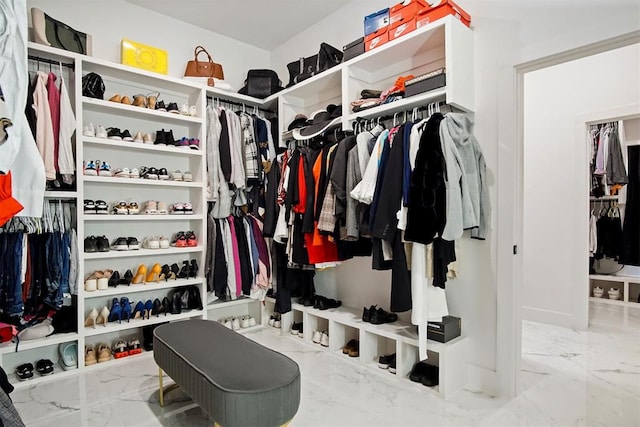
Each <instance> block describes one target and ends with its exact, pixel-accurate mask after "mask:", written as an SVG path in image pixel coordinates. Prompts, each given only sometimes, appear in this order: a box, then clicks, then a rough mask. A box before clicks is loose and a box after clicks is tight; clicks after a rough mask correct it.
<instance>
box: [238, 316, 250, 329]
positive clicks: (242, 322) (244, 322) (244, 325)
mask: <svg viewBox="0 0 640 427" xmlns="http://www.w3.org/2000/svg"><path fill="white" fill-rule="evenodd" d="M240 327H241V328H242V329H244V328H248V327H249V318H248V317H247V316H242V319H240Z"/></svg>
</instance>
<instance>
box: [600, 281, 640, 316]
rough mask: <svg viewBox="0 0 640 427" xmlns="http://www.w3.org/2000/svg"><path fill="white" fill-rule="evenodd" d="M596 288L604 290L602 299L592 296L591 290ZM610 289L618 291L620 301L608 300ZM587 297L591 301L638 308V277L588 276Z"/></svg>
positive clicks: (639, 303)
mask: <svg viewBox="0 0 640 427" xmlns="http://www.w3.org/2000/svg"><path fill="white" fill-rule="evenodd" d="M596 286H600V287H601V288H602V289H604V295H603V296H602V298H597V297H595V296H593V288H594V287H596ZM611 288H618V289H620V292H621V296H622V299H620V300H612V299H609V297H608V294H607V291H608V290H609V289H611ZM589 296H590V298H589V299H590V300H591V301H597V302H602V303H604V304H612V305H623V306H626V307H634V308H640V277H633V276H615V275H607V274H590V275H589Z"/></svg>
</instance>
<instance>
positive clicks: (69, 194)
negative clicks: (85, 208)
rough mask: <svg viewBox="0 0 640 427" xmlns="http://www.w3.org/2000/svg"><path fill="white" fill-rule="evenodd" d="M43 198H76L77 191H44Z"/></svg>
mask: <svg viewBox="0 0 640 427" xmlns="http://www.w3.org/2000/svg"><path fill="white" fill-rule="evenodd" d="M44 198H45V199H77V198H78V192H77V191H55V190H53V191H51V190H50V191H45V192H44Z"/></svg>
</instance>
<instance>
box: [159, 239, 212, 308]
mask: <svg viewBox="0 0 640 427" xmlns="http://www.w3.org/2000/svg"><path fill="white" fill-rule="evenodd" d="M159 240H160V249H169V248H170V247H171V242H169V239H167V238H166V237H164V236H160V238H159ZM216 299H217V297H216Z"/></svg>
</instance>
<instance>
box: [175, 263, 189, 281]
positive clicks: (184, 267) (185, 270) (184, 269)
mask: <svg viewBox="0 0 640 427" xmlns="http://www.w3.org/2000/svg"><path fill="white" fill-rule="evenodd" d="M188 277H189V261H183V262H182V268H181V269H180V273H178V279H186V278H188Z"/></svg>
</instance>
